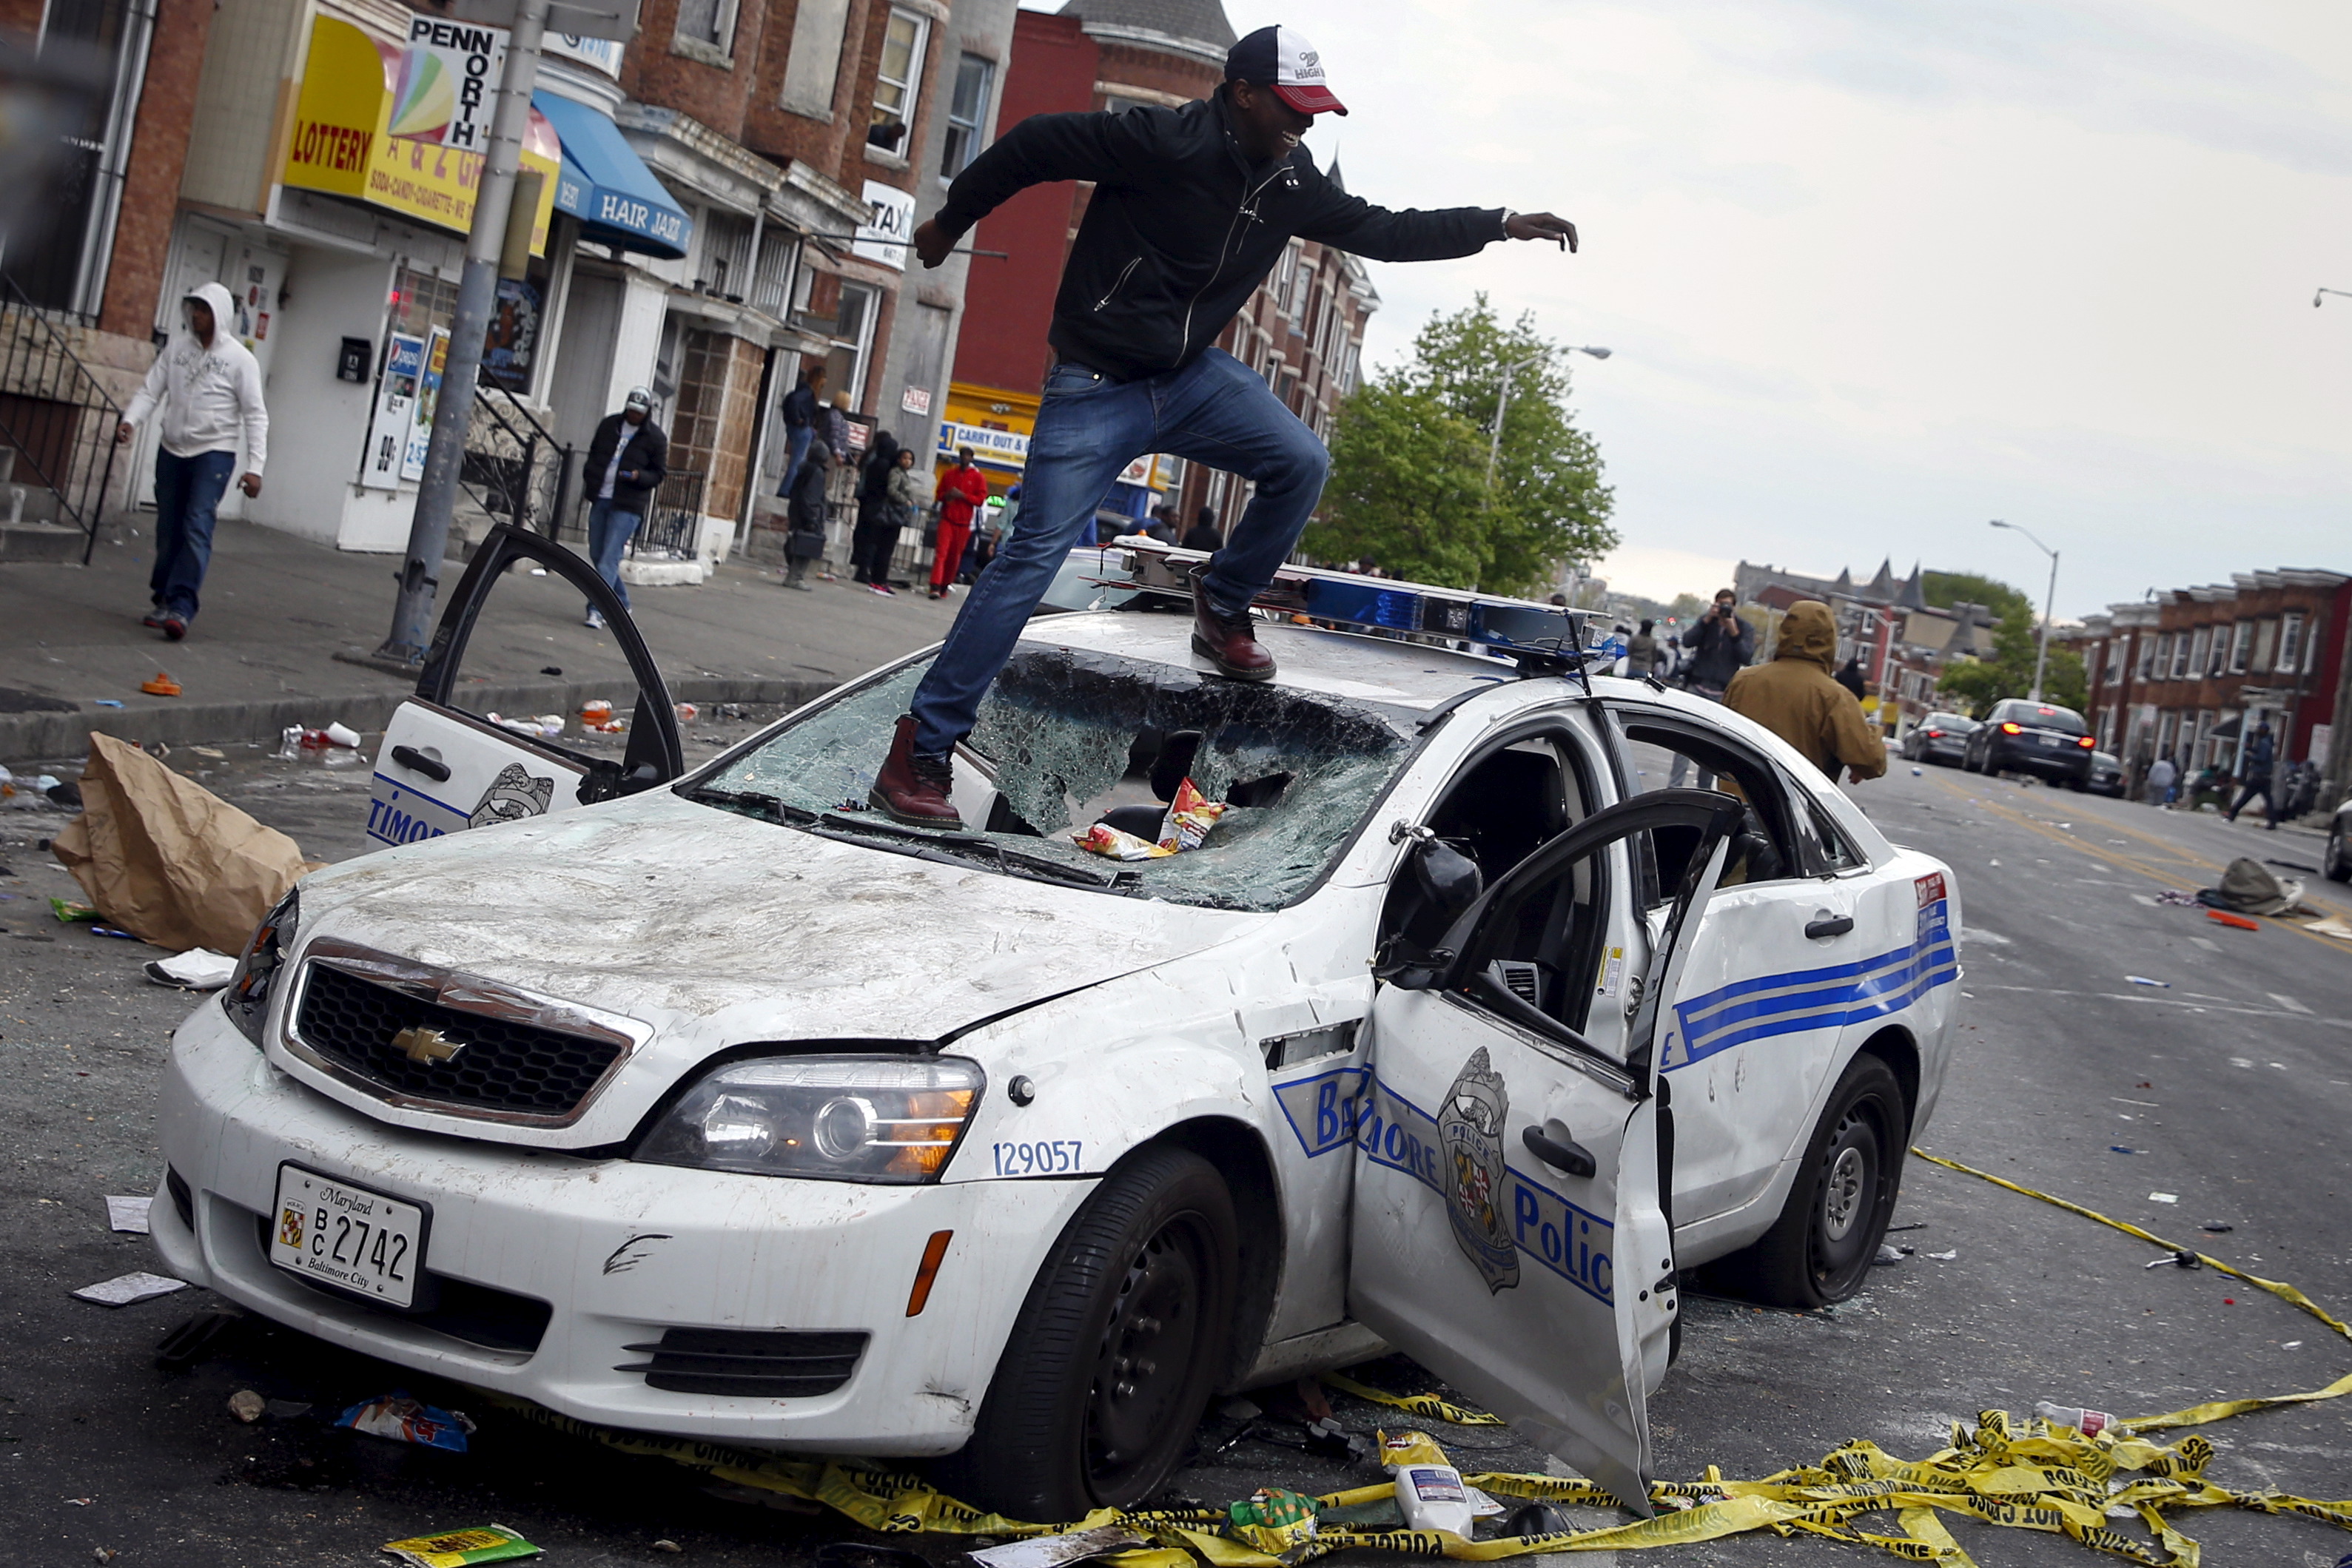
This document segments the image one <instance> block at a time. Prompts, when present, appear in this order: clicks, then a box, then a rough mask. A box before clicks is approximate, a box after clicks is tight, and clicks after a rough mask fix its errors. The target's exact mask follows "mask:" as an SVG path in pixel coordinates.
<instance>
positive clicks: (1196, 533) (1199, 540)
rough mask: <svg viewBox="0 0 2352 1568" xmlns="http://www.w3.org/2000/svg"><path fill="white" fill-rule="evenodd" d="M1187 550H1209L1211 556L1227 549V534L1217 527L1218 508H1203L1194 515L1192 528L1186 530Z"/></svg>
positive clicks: (1185, 544)
mask: <svg viewBox="0 0 2352 1568" xmlns="http://www.w3.org/2000/svg"><path fill="white" fill-rule="evenodd" d="M1184 548H1185V549H1201V550H1207V551H1208V552H1209V553H1210V554H1211V555H1214V554H1216V553H1217V552H1218V551H1219V550H1221V549H1224V548H1225V533H1224V530H1223V528H1219V527H1217V508H1216V507H1202V508H1201V509H1200V511H1198V512H1197V513H1195V514H1194V515H1193V517H1192V527H1191V528H1186V529H1185V530H1184Z"/></svg>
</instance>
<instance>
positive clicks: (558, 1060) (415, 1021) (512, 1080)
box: [295, 963, 625, 1117]
mask: <svg viewBox="0 0 2352 1568" xmlns="http://www.w3.org/2000/svg"><path fill="white" fill-rule="evenodd" d="M295 1028H296V1032H297V1033H298V1034H299V1037H300V1040H301V1043H302V1044H303V1045H306V1046H308V1047H309V1048H310V1050H311V1051H315V1052H317V1053H318V1054H319V1055H320V1056H321V1057H323V1058H325V1059H326V1060H328V1061H331V1062H332V1063H333V1064H334V1065H336V1066H339V1067H341V1068H345V1069H347V1070H349V1071H352V1072H353V1073H356V1074H358V1075H359V1076H360V1077H362V1078H363V1079H366V1080H367V1081H368V1082H371V1083H375V1084H380V1085H382V1086H383V1088H385V1089H387V1090H390V1091H392V1092H394V1093H395V1094H399V1095H404V1096H409V1097H413V1098H415V1099H418V1100H435V1101H441V1102H444V1103H448V1104H450V1105H453V1106H458V1107H466V1108H473V1109H478V1110H482V1111H492V1112H505V1113H516V1114H522V1115H530V1116H545V1117H560V1116H563V1115H565V1114H568V1113H570V1112H571V1111H572V1109H573V1108H574V1107H575V1106H577V1105H578V1104H579V1103H581V1102H582V1101H583V1100H584V1099H585V1098H587V1096H588V1093H589V1092H590V1091H591V1090H593V1089H594V1088H595V1087H596V1085H597V1084H598V1083H599V1082H602V1081H603V1079H604V1075H605V1073H607V1072H608V1071H611V1070H612V1067H613V1064H614V1061H617V1060H618V1059H619V1057H620V1055H621V1053H622V1051H623V1050H624V1049H625V1046H624V1045H623V1044H622V1043H621V1042H620V1041H618V1040H596V1039H589V1038H585V1037H583V1036H581V1035H576V1034H566V1033H563V1032H562V1031H560V1030H551V1029H541V1028H539V1027H538V1026H536V1025H533V1024H526V1023H519V1022H516V1021H513V1020H511V1019H502V1018H494V1017H491V1016H489V1015H488V1014H486V1013H480V1012H473V1011H467V1010H464V1009H457V1008H452V1007H447V1006H445V1005H443V1004H442V1003H439V1002H435V1001H428V1000H426V999H425V998H421V997H415V996H411V995H409V994H407V993H406V992H404V991H400V990H395V989H394V988H392V987H390V986H383V985H378V984H377V983H375V982H374V981H373V980H366V979H362V978H361V977H359V976H357V975H352V974H347V973H345V972H344V971H343V970H341V969H338V968H335V967H332V966H331V965H327V964H319V963H313V964H311V965H310V966H309V970H308V973H307V974H306V975H305V977H304V981H303V987H302V1005H301V1009H300V1011H299V1014H298V1016H297V1019H296V1025H295ZM411 1029H415V1030H436V1031H437V1032H438V1033H439V1034H440V1035H441V1036H442V1037H443V1038H442V1042H441V1043H442V1044H445V1045H454V1046H456V1047H457V1051H456V1054H454V1055H452V1056H450V1057H448V1058H447V1060H446V1061H435V1060H432V1059H431V1058H430V1057H429V1056H428V1057H427V1059H426V1060H423V1061H418V1060H415V1059H413V1058H412V1057H411V1056H410V1055H409V1054H408V1053H407V1051H405V1050H404V1049H403V1048H400V1047H397V1046H395V1045H394V1043H393V1040H394V1036H396V1035H398V1034H400V1033H401V1032H402V1031H403V1030H411Z"/></svg>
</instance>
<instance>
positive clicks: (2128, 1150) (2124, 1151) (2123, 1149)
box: [2107, 1144, 2140, 1155]
mask: <svg viewBox="0 0 2352 1568" xmlns="http://www.w3.org/2000/svg"><path fill="white" fill-rule="evenodd" d="M2139 1152H2140V1151H2139V1150H2137V1149H2135V1148H2133V1147H2131V1146H2130V1145H2127V1144H2109V1145H2107V1153H2109V1154H2111V1155H2136V1154H2138V1153H2139Z"/></svg>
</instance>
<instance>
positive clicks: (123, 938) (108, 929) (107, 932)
mask: <svg viewBox="0 0 2352 1568" xmlns="http://www.w3.org/2000/svg"><path fill="white" fill-rule="evenodd" d="M89 934H90V935H91V936H111V937H113V938H114V939H115V940H116V941H118V942H136V941H138V940H139V938H138V937H136V936H132V935H131V933H130V932H128V931H124V930H121V929H119V928H118V927H115V926H112V925H93V926H91V927H90V928H89Z"/></svg>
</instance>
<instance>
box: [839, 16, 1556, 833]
mask: <svg viewBox="0 0 2352 1568" xmlns="http://www.w3.org/2000/svg"><path fill="white" fill-rule="evenodd" d="M1347 112H1348V111H1347V109H1346V107H1345V106H1343V105H1342V104H1341V103H1340V101H1339V99H1337V98H1335V97H1334V96H1332V93H1331V90H1330V89H1329V88H1328V86H1327V85H1326V83H1325V79H1324V70H1323V65H1322V61H1321V59H1320V57H1318V55H1317V54H1316V52H1315V50H1314V48H1313V47H1311V46H1310V45H1309V44H1308V43H1307V40H1306V39H1304V38H1302V37H1299V36H1298V34H1297V32H1296V31H1294V30H1293V29H1291V28H1288V27H1261V28H1259V29H1258V30H1257V31H1256V32H1255V33H1252V34H1251V35H1250V36H1249V37H1245V38H1244V39H1242V40H1241V41H1240V42H1239V43H1237V44H1235V45H1234V47H1233V50H1232V52H1231V53H1230V54H1228V55H1227V56H1226V57H1225V80H1224V84H1223V86H1222V87H1221V88H1219V89H1217V91H1216V92H1215V94H1213V96H1211V97H1210V98H1207V99H1201V100H1198V101H1195V102H1192V103H1188V104H1186V105H1184V106H1183V107H1182V108H1181V109H1160V108H1138V109H1131V110H1127V111H1125V112H1123V113H1119V114H1116V115H1114V114H1108V113H1094V114H1041V115H1035V116H1032V117H1031V118H1030V119H1028V120H1023V121H1022V122H1021V123H1020V124H1018V125H1016V126H1014V127H1013V129H1012V130H1011V131H1007V132H1006V133H1005V134H1004V135H1003V136H1002V137H1001V138H999V139H998V140H997V141H996V142H995V144H994V145H992V146H991V147H990V148H989V149H988V150H987V151H986V152H982V154H981V155H980V156H979V157H977V158H975V159H973V160H972V161H971V163H970V164H969V165H968V166H966V168H965V169H964V171H963V172H962V173H961V174H959V175H958V176H956V181H955V183H954V184H953V185H952V186H951V187H950V189H949V191H948V199H947V204H946V205H945V206H943V207H942V208H940V214H939V215H938V216H937V217H935V218H933V219H931V220H930V221H929V222H928V223H926V224H924V225H922V226H921V227H920V228H919V229H917V230H916V231H915V251H916V254H917V255H919V256H921V257H922V259H923V265H924V266H925V267H937V266H939V265H940V263H941V262H943V261H945V260H946V259H947V256H948V253H949V252H950V250H952V249H953V248H954V247H955V244H956V242H957V241H958V240H959V239H961V237H962V236H963V235H965V234H966V233H968V232H969V231H970V230H971V227H972V225H975V224H977V223H979V222H980V220H981V219H982V218H983V217H985V216H987V215H988V214H989V213H991V212H992V211H993V210H995V208H996V207H997V206H999V205H1000V204H1003V202H1004V201H1005V200H1007V199H1008V198H1009V197H1011V196H1013V194H1014V193H1017V192H1019V191H1022V190H1024V189H1026V188H1027V187H1029V186H1031V185H1038V184H1044V183H1047V182H1050V181H1055V180H1088V181H1092V182H1093V183H1094V187H1095V189H1094V194H1093V196H1092V198H1091V199H1090V200H1089V201H1088V202H1087V214H1086V219H1085V221H1084V222H1083V223H1082V224H1081V225H1079V228H1078V236H1077V239H1076V241H1075V242H1074V243H1073V244H1072V246H1071V247H1070V256H1069V260H1068V261H1067V263H1066V264H1065V266H1064V267H1063V269H1062V287H1061V292H1060V294H1059V296H1058V297H1057V298H1055V304H1054V324H1053V328H1052V329H1051V330H1050V331H1049V332H1048V333H1047V334H1046V340H1047V341H1048V342H1050V343H1051V344H1052V345H1053V347H1054V350H1055V353H1056V354H1057V355H1058V356H1059V359H1058V361H1057V362H1056V363H1055V366H1054V368H1053V370H1052V371H1050V372H1048V373H1047V375H1046V378H1045V392H1044V399H1043V402H1042V403H1041V404H1040V406H1039V408H1038V411H1037V420H1036V425H1035V429H1034V433H1033V434H1032V435H1031V436H1030V441H1029V456H1028V463H1027V466H1026V468H1025V471H1024V473H1023V475H1022V508H1021V530H1020V532H1019V533H1017V534H1015V535H1014V536H1013V542H1012V544H1011V545H1010V546H1008V547H1007V548H1006V549H1004V551H1003V553H1002V554H1000V555H999V556H998V557H997V558H996V559H995V560H994V561H992V562H991V563H990V565H989V568H988V570H986V571H985V572H983V573H982V576H981V579H980V580H979V582H978V583H976V584H975V585H974V586H973V588H972V591H971V594H970V596H969V597H967V598H966V599H965V601H964V605H963V611H962V613H961V614H960V615H958V616H957V617H956V623H955V627H954V629H953V630H952V631H950V632H949V633H948V640H947V643H946V645H945V646H944V647H942V648H941V649H940V653H939V656H938V657H937V658H935V659H933V660H932V661H931V666H930V668H929V671H927V672H926V673H925V674H924V676H923V680H922V684H921V685H919V686H918V687H917V688H916V691H915V695H914V700H913V702H912V703H911V704H910V705H909V706H910V708H911V711H910V712H909V713H908V715H907V716H906V717H904V718H902V719H900V720H899V722H898V733H897V735H896V737H894V739H893V742H892V745H891V747H890V751H889V756H888V758H887V760H886V761H885V762H884V764H883V766H882V769H881V772H880V773H879V774H878V775H877V778H876V780H875V785H874V790H873V796H872V800H873V804H874V805H875V806H877V807H878V808H879V809H880V810H884V811H886V812H887V813H888V814H889V815H891V816H893V817H895V818H897V819H898V821H902V822H911V823H915V824H917V825H919V826H926V827H955V826H958V825H960V820H959V818H958V817H957V814H956V809H955V807H954V806H953V804H951V803H950V800H949V799H948V790H949V785H950V771H949V757H950V753H951V752H952V750H953V748H954V747H955V744H956V742H957V741H959V740H961V739H962V738H963V737H964V736H965V735H966V734H967V733H968V732H969V731H970V730H971V727H972V722H973V718H974V716H976V715H977V714H978V712H979V710H980V703H981V699H982V697H983V696H984V695H987V691H988V687H989V684H990V683H991V682H992V681H993V680H995V678H996V674H997V672H998V671H999V670H1001V669H1003V667H1004V662H1005V660H1006V659H1008V658H1009V657H1011V656H1012V653H1013V643H1014V642H1015V641H1016V640H1018V638H1019V637H1020V634H1021V628H1022V625H1023V623H1024V622H1026V621H1027V620H1028V619H1029V614H1030V612H1031V611H1033V610H1034V609H1035V608H1036V605H1037V601H1038V600H1039V598H1040V597H1042V596H1043V595H1044V593H1045V589H1046V587H1047V585H1048V584H1050V583H1051V582H1052V580H1053V577H1054V573H1055V570H1056V569H1057V568H1058V567H1059V566H1060V565H1061V564H1062V562H1063V561H1064V560H1065V559H1066V557H1067V555H1068V552H1069V549H1070V545H1071V543H1072V541H1073V540H1074V539H1076V538H1077V536H1078V534H1079V532H1080V530H1082V529H1083V528H1086V526H1087V524H1088V523H1089V522H1090V521H1091V520H1092V519H1093V517H1094V511H1095V505H1096V503H1097V502H1098V501H1100V500H1101V499H1102V497H1103V495H1104V493H1105V492H1106V491H1108V489H1109V488H1110V485H1111V481H1113V480H1114V479H1116V478H1117V477H1118V475H1119V473H1120V471H1121V470H1122V469H1124V468H1125V467H1126V466H1127V465H1129V463H1131V462H1133V461H1134V460H1135V459H1136V458H1138V457H1140V456H1142V455H1144V454H1146V453H1151V452H1165V453H1169V454H1171V455H1175V456H1179V457H1186V458H1190V459H1192V460H1193V461H1194V462H1198V463H1203V464H1206V465H1209V466H1210V467H1213V468H1222V469H1224V470H1226V471H1227V472H1229V473H1234V474H1239V475H1241V476H1244V478H1247V479H1252V480H1255V482H1256V485H1257V493H1256V495H1255V498H1254V499H1253V500H1252V501H1251V502H1250V505H1249V509H1248V510H1247V511H1245V512H1244V513H1243V515H1242V518H1241V521H1240V522H1239V523H1237V524H1235V525H1234V530H1233V537H1232V538H1230V539H1228V540H1227V541H1226V543H1225V546H1224V548H1223V549H1220V550H1219V551H1218V552H1217V554H1216V556H1215V558H1214V559H1212V560H1211V561H1209V562H1208V564H1207V565H1206V567H1205V568H1203V569H1202V570H1199V571H1197V572H1196V573H1195V574H1194V577H1193V580H1192V601H1193V632H1192V648H1193V652H1194V653H1196V654H1198V655H1199V656H1201V657H1202V658H1203V659H1205V660H1207V661H1208V663H1209V664H1210V665H1211V666H1212V667H1213V668H1214V669H1215V670H1216V671H1217V672H1218V673H1219V674H1223V675H1226V676H1228V677H1230V678H1232V679H1234V680H1243V681H1263V680H1266V679H1269V678H1271V677H1272V675H1273V674H1274V660H1273V659H1272V658H1271V657H1270V656H1269V655H1268V654H1267V653H1265V650H1264V649H1262V648H1260V647H1259V646H1258V644H1257V642H1256V639H1255V638H1254V637H1253V636H1252V635H1251V631H1250V628H1251V620H1250V609H1249V607H1250V601H1252V600H1253V599H1255V597H1256V596H1257V594H1258V593H1259V592H1260V591H1263V590H1264V589H1265V586H1266V585H1267V584H1268V583H1270V582H1272V581H1273V580H1274V574H1275V570H1276V568H1278V567H1279V566H1281V564H1282V563H1283V561H1284V560H1285V559H1287V558H1288V556H1289V554H1290V550H1291V547H1292V545H1293V544H1295V543H1296V542H1297V538H1298V535H1299V531H1300V530H1301V529H1302V528H1305V527H1306V526H1307V516H1308V514H1310V513H1311V512H1313V511H1314V509H1315V504H1316V502H1317V501H1318V499H1319V498H1320V497H1321V496H1322V492H1323V478H1324V475H1325V473H1326V471H1327V470H1328V467H1329V465H1330V459H1329V455H1328V454H1327V453H1326V452H1325V451H1324V449H1323V444H1322V443H1321V442H1319V441H1318V440H1317V439H1316V438H1315V435H1314V433H1313V432H1311V431H1309V430H1308V429H1307V426H1306V425H1304V424H1302V423H1299V420H1298V418H1297V415H1295V414H1293V413H1291V412H1290V411H1289V410H1288V409H1287V408H1285V407H1284V406H1283V404H1282V402H1281V400H1280V399H1278V398H1276V396H1275V395H1274V393H1273V392H1272V391H1271V390H1269V389H1268V388H1267V386H1266V384H1265V380H1264V379H1263V378H1261V377H1259V376H1257V375H1255V374H1253V373H1252V372H1251V371H1250V370H1249V368H1248V367H1247V366H1245V365H1244V364H1242V363H1241V361H1238V360H1235V359H1234V357H1233V356H1232V355H1230V354H1228V353H1226V352H1225V351H1224V350H1222V349H1219V348H1216V347H1215V346H1214V345H1215V343H1216V340H1217V336H1218V334H1219V333H1221V332H1223V330H1224V329H1225V324H1226V323H1227V322H1228V321H1230V320H1232V319H1233V318H1234V313H1235V312H1236V311H1238V310H1239V309H1240V308H1242V306H1243V305H1244V303H1246V302H1247V300H1248V299H1249V298H1250V295H1251V293H1252V292H1253V291H1254V290H1255V288H1256V287H1257V286H1258V284H1259V283H1260V281H1262V280H1263V279H1264V278H1265V276H1266V274H1267V273H1268V272H1269V271H1271V270H1272V269H1273V267H1274V264H1275V262H1276V259H1278V258H1279V257H1280V256H1281V255H1282V253H1283V250H1284V248H1285V247H1286V246H1287V245H1288V244H1289V241H1290V238H1291V236H1292V235H1298V236H1300V237H1302V238H1305V239H1311V240H1314V241H1316V242H1318V244H1322V245H1328V246H1336V247H1338V248H1339V249H1341V250H1347V251H1352V252H1354V253H1355V254H1356V255H1358V256H1369V257H1370V258H1372V259H1373V260H1376V261H1435V260H1440V259H1443V258H1445V257H1448V256H1471V255H1475V253H1476V252H1478V251H1479V250H1482V249H1484V248H1485V247H1486V245H1487V244H1488V243H1489V242H1491V241H1494V240H1498V239H1528V240H1538V239H1539V240H1554V241H1557V242H1559V244H1560V245H1561V246H1563V247H1564V248H1568V249H1573V248H1574V247H1575V245H1576V229H1575V227H1574V225H1570V224H1569V223H1567V222H1566V221H1565V220H1563V219H1560V218H1557V217H1554V216H1552V215H1551V214H1549V213H1525V214H1522V213H1513V212H1510V211H1507V210H1506V209H1504V208H1501V207H1455V208H1451V209H1447V210H1444V211H1441V212H1390V211H1388V210H1387V209H1385V208H1381V207H1376V206H1373V205H1371V204H1369V203H1367V202H1365V201H1363V200H1362V199H1361V198H1360V197H1357V196H1352V195H1349V193H1347V192H1345V191H1343V190H1341V189H1340V188H1339V186H1338V185H1337V184H1335V183H1332V182H1331V181H1330V180H1329V179H1328V178H1327V177H1325V175H1324V174H1323V172H1321V171H1320V170H1318V168H1317V167H1316V166H1315V160H1314V157H1313V155H1312V154H1310V153H1309V152H1307V150H1306V149H1305V148H1304V147H1302V146H1301V145H1300V139H1301V138H1302V137H1304V136H1305V135H1306V134H1307V130H1308V128H1309V127H1311V126H1312V125H1313V124H1314V123H1315V117H1316V116H1317V115H1318V114H1324V113H1336V114H1345V113H1347Z"/></svg>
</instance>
